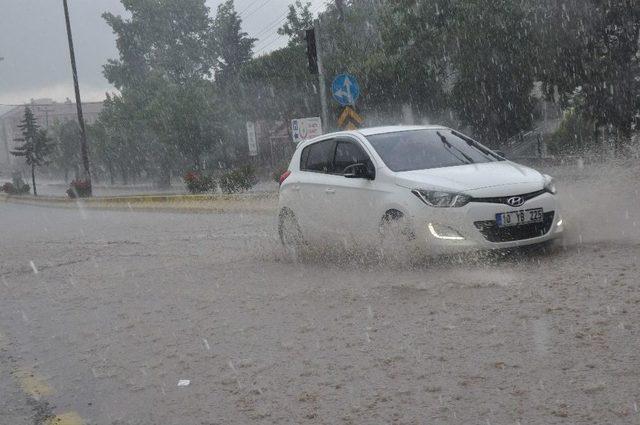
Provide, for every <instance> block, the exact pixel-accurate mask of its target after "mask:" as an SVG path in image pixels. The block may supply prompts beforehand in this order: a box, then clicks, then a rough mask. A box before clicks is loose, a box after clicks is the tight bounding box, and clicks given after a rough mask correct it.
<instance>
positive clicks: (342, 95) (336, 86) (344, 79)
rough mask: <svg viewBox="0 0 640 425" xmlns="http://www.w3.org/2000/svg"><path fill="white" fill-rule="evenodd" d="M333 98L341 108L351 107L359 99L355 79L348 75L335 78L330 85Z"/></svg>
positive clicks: (358, 87) (358, 88) (358, 89)
mask: <svg viewBox="0 0 640 425" xmlns="http://www.w3.org/2000/svg"><path fill="white" fill-rule="evenodd" d="M331 91H332V92H333V98H334V99H335V100H336V102H338V103H339V104H340V105H342V106H348V105H353V104H355V103H356V100H358V97H360V86H359V85H358V80H356V77H354V76H353V75H349V74H340V75H338V76H336V78H335V79H334V80H333V84H332V85H331Z"/></svg>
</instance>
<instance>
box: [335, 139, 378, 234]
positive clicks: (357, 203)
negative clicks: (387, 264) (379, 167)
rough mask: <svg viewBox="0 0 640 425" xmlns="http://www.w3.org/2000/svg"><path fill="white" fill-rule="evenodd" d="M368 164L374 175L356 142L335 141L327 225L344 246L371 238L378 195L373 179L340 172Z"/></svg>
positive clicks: (364, 153)
mask: <svg viewBox="0 0 640 425" xmlns="http://www.w3.org/2000/svg"><path fill="white" fill-rule="evenodd" d="M354 164H368V166H369V168H370V169H371V170H372V171H373V172H374V174H375V164H374V163H373V161H372V160H371V158H370V156H369V154H368V153H367V152H366V151H365V148H364V147H363V146H362V145H361V144H360V142H359V141H358V140H356V139H352V138H341V139H337V140H336V146H335V154H334V162H333V173H332V176H331V180H330V182H329V183H330V187H331V189H333V190H334V193H332V194H331V197H332V198H333V202H332V205H331V206H330V207H329V208H330V211H331V220H332V221H331V223H330V224H329V225H330V226H331V228H332V229H333V231H334V233H335V235H336V236H337V237H338V238H339V239H340V240H341V241H342V242H343V243H345V244H350V243H352V242H354V241H355V242H364V241H368V239H370V238H371V236H375V231H377V226H378V222H379V219H380V217H378V215H379V210H380V208H381V206H380V205H381V203H382V200H381V196H379V193H378V192H379V191H378V189H377V188H378V184H377V182H376V181H375V178H374V179H368V178H347V177H345V176H344V170H345V168H347V167H348V166H350V165H354Z"/></svg>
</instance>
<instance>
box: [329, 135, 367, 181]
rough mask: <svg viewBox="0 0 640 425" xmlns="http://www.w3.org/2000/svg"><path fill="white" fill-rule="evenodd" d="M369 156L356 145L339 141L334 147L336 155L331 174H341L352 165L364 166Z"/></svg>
mask: <svg viewBox="0 0 640 425" xmlns="http://www.w3.org/2000/svg"><path fill="white" fill-rule="evenodd" d="M368 162H369V155H367V154H366V153H365V151H364V150H363V149H362V148H361V147H360V146H359V145H357V144H356V143H353V142H347V141H339V142H338V144H337V146H336V155H335V159H334V160H333V172H334V173H336V174H343V173H344V169H345V168H347V167H348V166H350V165H353V164H366V163H368Z"/></svg>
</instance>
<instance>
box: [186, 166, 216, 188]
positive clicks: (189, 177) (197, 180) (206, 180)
mask: <svg viewBox="0 0 640 425" xmlns="http://www.w3.org/2000/svg"><path fill="white" fill-rule="evenodd" d="M183 180H184V183H185V185H186V186H187V190H188V191H189V193H194V194H196V193H207V192H213V191H215V190H216V186H217V185H216V181H215V179H214V178H213V177H211V176H207V175H204V174H201V173H198V172H196V171H189V172H188V173H187V174H185V175H184V177H183Z"/></svg>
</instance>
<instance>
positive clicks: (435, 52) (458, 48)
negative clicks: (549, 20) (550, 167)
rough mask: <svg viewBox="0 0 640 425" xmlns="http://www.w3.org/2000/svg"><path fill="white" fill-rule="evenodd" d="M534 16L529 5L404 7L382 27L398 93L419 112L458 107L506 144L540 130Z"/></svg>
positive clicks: (491, 0) (499, 1)
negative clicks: (535, 125) (535, 121)
mask: <svg viewBox="0 0 640 425" xmlns="http://www.w3.org/2000/svg"><path fill="white" fill-rule="evenodd" d="M532 19H533V18H532V13H531V11H530V7H529V6H528V2H526V1H525V0H487V1H479V0H472V1H470V0H452V1H446V2H445V1H438V0H425V1H418V0H399V1H397V2H389V3H388V5H387V7H386V8H385V10H384V12H383V14H382V18H381V23H382V26H383V40H384V48H385V51H386V56H387V57H388V58H389V61H390V63H389V62H387V66H388V69H389V70H390V71H391V73H392V76H393V78H395V79H396V80H397V81H396V82H393V81H391V82H390V83H389V84H388V85H387V84H385V85H386V86H387V87H389V86H391V87H393V88H395V89H396V93H399V94H401V96H402V97H403V98H405V99H409V100H410V101H411V103H412V104H414V105H417V106H418V108H419V109H422V110H423V111H425V110H426V112H427V113H429V112H437V111H442V110H443V109H444V108H447V107H450V108H452V109H453V111H454V112H455V113H456V115H457V117H458V119H459V120H460V122H461V124H462V125H463V126H470V127H471V128H472V129H473V131H474V133H475V134H477V135H478V136H479V137H481V138H482V139H483V140H485V141H486V142H487V143H489V144H490V145H494V146H496V145H499V144H500V142H503V141H505V140H506V139H507V138H509V137H510V136H512V135H514V134H517V133H518V132H519V131H521V130H523V129H527V128H529V127H530V126H531V123H532V112H533V102H532V99H531V91H532V89H533V83H534V71H533V67H532V60H531V50H532V48H533V46H534V38H533V35H532V31H531V26H532Z"/></svg>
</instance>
